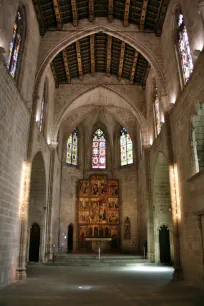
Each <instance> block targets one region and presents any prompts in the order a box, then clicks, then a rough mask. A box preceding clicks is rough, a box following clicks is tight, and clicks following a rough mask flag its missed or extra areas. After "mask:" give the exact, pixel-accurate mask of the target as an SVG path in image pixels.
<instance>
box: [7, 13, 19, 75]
mask: <svg viewBox="0 0 204 306" xmlns="http://www.w3.org/2000/svg"><path fill="white" fill-rule="evenodd" d="M22 31H23V21H22V17H21V14H20V12H19V11H18V13H17V17H16V21H15V24H14V27H13V37H12V41H11V43H10V48H9V58H8V62H7V68H8V69H9V71H10V75H11V76H12V77H13V78H14V79H15V77H16V69H17V65H18V60H19V54H20V50H21V46H22Z"/></svg>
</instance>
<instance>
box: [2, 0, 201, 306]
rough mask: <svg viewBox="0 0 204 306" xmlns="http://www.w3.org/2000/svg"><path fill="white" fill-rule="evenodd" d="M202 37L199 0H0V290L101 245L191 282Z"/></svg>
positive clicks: (95, 252)
mask: <svg viewBox="0 0 204 306" xmlns="http://www.w3.org/2000/svg"><path fill="white" fill-rule="evenodd" d="M203 47H204V0H194V1H191V0H20V1H13V0H0V289H2V290H4V289H5V288H8V285H12V284H14V283H16V282H17V283H19V284H20V283H21V282H27V280H28V281H29V269H30V268H29V267H31V266H32V269H34V268H33V267H35V266H36V267H39V266H42V267H50V269H53V265H56V266H57V265H59V269H61V268H60V263H61V264H62V265H63V264H64V265H66V264H65V262H66V263H67V265H68V266H69V265H70V269H73V267H72V264H73V263H76V260H78V261H77V262H79V261H80V260H81V261H82V262H83V264H84V263H85V262H86V260H87V262H88V265H89V264H90V262H91V263H93V265H94V260H95V261H97V262H98V261H100V260H101V259H102V258H103V256H104V258H106V260H107V262H108V260H110V258H112V259H113V258H114V261H115V265H116V264H117V260H119V261H120V264H121V262H123V264H124V262H129V261H130V262H133V261H134V260H137V262H140V261H141V262H142V263H143V264H144V265H147V266H148V265H149V266H150V265H153V266H154V267H156V266H159V267H165V266H167V267H171V269H172V276H171V279H172V280H182V281H185V282H189V283H191V284H193V285H194V286H195V287H196V288H203V286H204V51H203ZM104 260H105V259H104ZM131 260H132V261H131ZM83 264H82V266H83ZM90 265H91V264H90ZM56 269H57V268H56ZM66 269H67V270H66V271H67V273H68V274H69V267H66ZM53 271H54V270H53ZM56 271H57V270H56ZM58 271H60V270H58ZM70 271H73V270H70ZM33 273H34V272H33ZM73 273H74V272H73ZM81 273H82V274H81V275H84V274H83V273H84V272H83V271H81ZM54 274H55V273H54V272H53V275H54ZM34 275H35V274H34ZM79 277H80V272H79ZM84 277H85V276H84ZM11 288H12V287H11ZM79 288H80V287H79ZM0 305H1V290H0ZM2 305H15V304H2ZM16 305H17V304H16ZM18 305H20V304H18ZM22 305H24V304H22ZM25 305H26V304H25ZM27 305H28V304H27ZM29 305H31V304H29ZM32 305H34V304H32ZM35 305H36V304H35ZM46 305H47V304H46ZM53 305H54V304H53ZM63 305H64V304H63ZM72 305H75V304H72ZM76 305H78V304H76ZM79 305H81V304H79ZM93 305H94V304H93ZM95 305H96V304H95ZM98 305H99V304H98ZM100 305H102V304H100ZM108 305H109V304H108ZM118 305H119V304H118ZM121 305H122V304H121ZM123 305H124V304H123ZM131 305H132V304H131ZM135 305H136V304H135ZM137 305H140V304H137ZM141 305H143V304H141ZM146 305H147V304H146ZM148 305H149V304H148ZM155 305H156V304H155ZM158 305H160V304H158ZM161 305H164V304H161ZM165 305H167V304H165ZM168 305H170V304H168ZM171 305H173V304H171ZM175 305H177V304H175ZM178 305H180V304H178ZM182 305H184V304H182ZM185 305H187V304H185ZM188 305H191V304H188ZM192 305H194V304H192ZM196 305H197V304H196Z"/></svg>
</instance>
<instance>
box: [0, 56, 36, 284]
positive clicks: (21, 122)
mask: <svg viewBox="0 0 204 306" xmlns="http://www.w3.org/2000/svg"><path fill="white" fill-rule="evenodd" d="M0 114H1V116H0V118H1V121H0V122H1V128H0V287H3V286H5V285H7V284H9V283H10V282H11V281H15V269H16V265H17V255H18V248H19V224H20V223H19V221H20V207H19V205H20V203H19V201H20V188H21V186H20V183H21V175H22V170H23V162H24V161H25V160H26V152H27V145H28V131H29V123H30V114H29V112H28V109H27V107H26V105H25V103H24V102H23V101H22V99H21V97H20V95H19V93H18V91H17V89H16V86H15V81H14V80H13V79H12V78H11V77H10V75H9V74H8V71H7V69H6V67H5V66H4V65H3V64H2V62H1V61H0Z"/></svg>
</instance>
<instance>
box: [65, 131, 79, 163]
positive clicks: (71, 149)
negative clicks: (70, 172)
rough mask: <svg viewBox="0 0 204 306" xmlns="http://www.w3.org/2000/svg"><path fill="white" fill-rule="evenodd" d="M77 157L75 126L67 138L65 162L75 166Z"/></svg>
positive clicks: (76, 132)
mask: <svg viewBox="0 0 204 306" xmlns="http://www.w3.org/2000/svg"><path fill="white" fill-rule="evenodd" d="M77 157H78V130H77V129H76V128H75V129H74V131H73V132H72V133H71V134H70V135H69V137H68V139H67V156H66V163H67V164H70V165H74V166H77V161H78V158H77Z"/></svg>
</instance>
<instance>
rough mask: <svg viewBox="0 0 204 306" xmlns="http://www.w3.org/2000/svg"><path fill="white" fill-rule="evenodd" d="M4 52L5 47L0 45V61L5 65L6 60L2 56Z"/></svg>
mask: <svg viewBox="0 0 204 306" xmlns="http://www.w3.org/2000/svg"><path fill="white" fill-rule="evenodd" d="M5 53H6V51H5V49H4V48H3V47H0V61H1V62H3V64H4V65H6V60H5V57H4V54H5Z"/></svg>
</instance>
